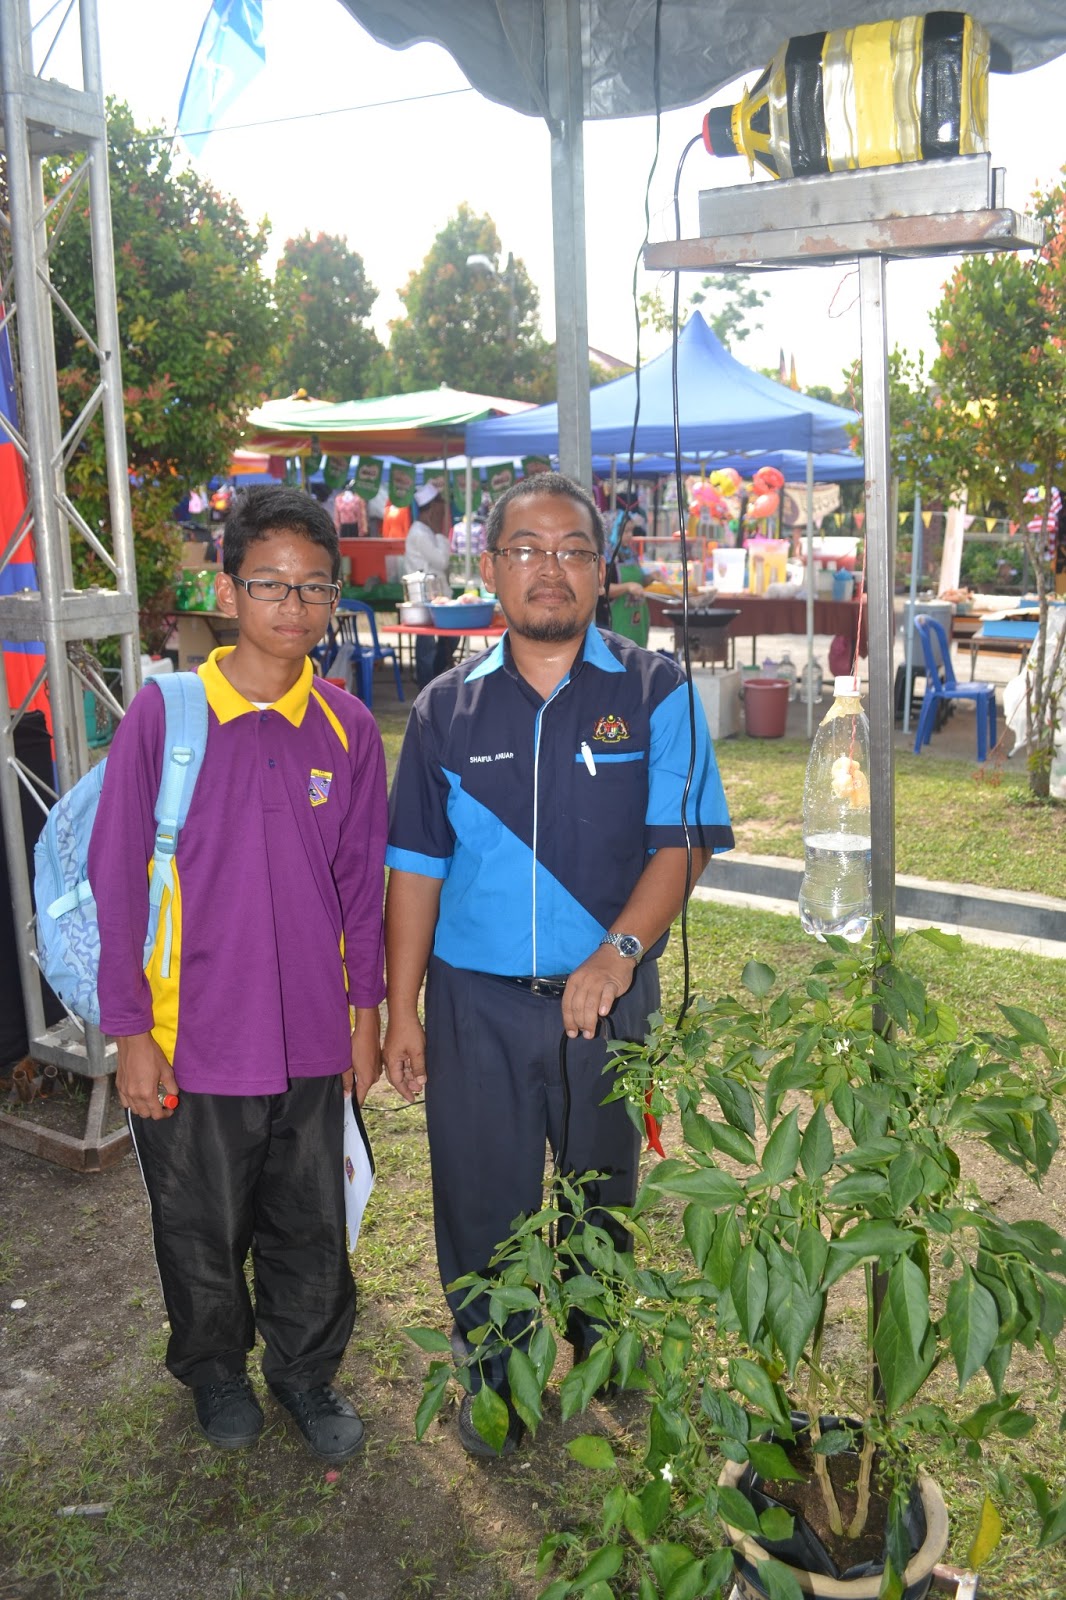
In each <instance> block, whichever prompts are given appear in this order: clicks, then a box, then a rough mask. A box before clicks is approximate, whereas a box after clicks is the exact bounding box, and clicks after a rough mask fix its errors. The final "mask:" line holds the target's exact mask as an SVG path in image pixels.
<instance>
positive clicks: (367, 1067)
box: [344, 1006, 381, 1106]
mask: <svg viewBox="0 0 1066 1600" xmlns="http://www.w3.org/2000/svg"><path fill="white" fill-rule="evenodd" d="M380 1077H381V1013H380V1012H379V1010H378V1008H377V1006H367V1007H365V1008H357V1009H356V1013H355V1028H354V1030H353V1032H352V1072H351V1079H352V1080H353V1081H349V1074H348V1073H347V1072H346V1073H345V1074H344V1087H345V1089H348V1090H351V1091H352V1093H353V1094H354V1095H355V1103H356V1105H359V1106H361V1105H362V1104H363V1101H364V1100H365V1099H366V1097H367V1095H368V1094H369V1093H370V1091H371V1089H372V1088H373V1087H374V1085H375V1083H377V1081H378V1079H379V1078H380Z"/></svg>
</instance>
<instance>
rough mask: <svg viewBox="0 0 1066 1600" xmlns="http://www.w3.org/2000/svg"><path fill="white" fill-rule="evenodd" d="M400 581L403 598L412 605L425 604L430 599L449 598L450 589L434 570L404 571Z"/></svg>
mask: <svg viewBox="0 0 1066 1600" xmlns="http://www.w3.org/2000/svg"><path fill="white" fill-rule="evenodd" d="M400 582H401V583H402V584H403V597H404V599H405V600H406V601H408V602H410V603H411V604H413V605H427V604H428V603H429V601H431V600H440V599H444V598H450V593H451V591H450V590H449V589H447V588H446V587H445V585H444V584H443V583H442V582H441V580H440V578H438V577H437V574H436V573H435V572H405V573H404V575H403V577H402V578H401V580H400Z"/></svg>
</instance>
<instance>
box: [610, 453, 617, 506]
mask: <svg viewBox="0 0 1066 1600" xmlns="http://www.w3.org/2000/svg"><path fill="white" fill-rule="evenodd" d="M617 510H618V457H617V456H612V457H611V516H612V517H613V516H614V514H615V512H616V511H617Z"/></svg>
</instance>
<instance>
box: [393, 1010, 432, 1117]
mask: <svg viewBox="0 0 1066 1600" xmlns="http://www.w3.org/2000/svg"><path fill="white" fill-rule="evenodd" d="M383 1054H384V1057H385V1073H386V1076H387V1077H388V1080H389V1082H390V1083H391V1084H392V1087H393V1088H394V1089H395V1090H396V1092H397V1094H402V1095H403V1097H404V1099H405V1100H406V1101H407V1103H408V1104H409V1105H410V1104H411V1103H412V1102H413V1101H414V1099H415V1097H416V1095H419V1094H421V1092H422V1090H423V1089H424V1088H425V1087H426V1035H425V1033H424V1031H423V1028H422V1024H421V1023H420V1022H419V1020H418V1016H417V1013H416V1014H415V1015H414V1016H411V1017H401V1016H394V1015H393V1014H392V1012H391V1011H390V1012H389V1025H388V1027H387V1028H386V1029H385V1044H384V1046H383Z"/></svg>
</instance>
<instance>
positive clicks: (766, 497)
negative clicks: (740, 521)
mask: <svg viewBox="0 0 1066 1600" xmlns="http://www.w3.org/2000/svg"><path fill="white" fill-rule="evenodd" d="M780 503H781V496H780V495H778V494H761V495H760V496H759V498H758V499H757V500H754V501H753V502H752V504H751V505H750V506H749V507H748V516H749V517H772V516H773V515H774V514H775V512H776V511H777V508H778V506H779V505H780Z"/></svg>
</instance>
